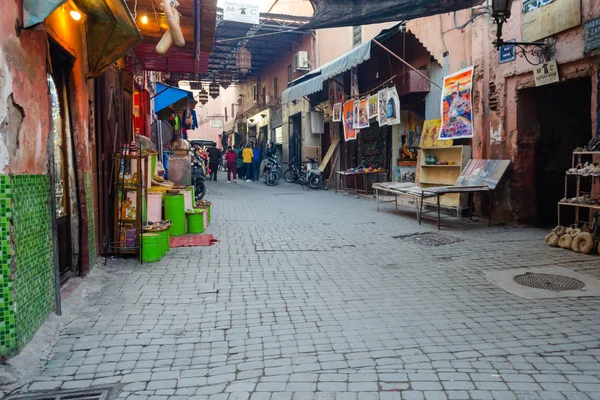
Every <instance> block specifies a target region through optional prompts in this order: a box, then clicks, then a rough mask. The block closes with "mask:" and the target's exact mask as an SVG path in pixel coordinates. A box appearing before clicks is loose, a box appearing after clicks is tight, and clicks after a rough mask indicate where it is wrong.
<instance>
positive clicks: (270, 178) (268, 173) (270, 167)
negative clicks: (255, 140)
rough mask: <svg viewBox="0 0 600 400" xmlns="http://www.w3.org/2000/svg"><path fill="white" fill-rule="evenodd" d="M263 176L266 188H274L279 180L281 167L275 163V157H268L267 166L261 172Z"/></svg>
mask: <svg viewBox="0 0 600 400" xmlns="http://www.w3.org/2000/svg"><path fill="white" fill-rule="evenodd" d="M263 176H264V178H265V183H266V184H267V186H275V185H277V183H278V182H279V179H281V165H279V162H278V161H277V156H276V155H273V156H269V157H268V158H267V165H266V166H265V168H264V170H263Z"/></svg>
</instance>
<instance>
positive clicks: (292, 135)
mask: <svg viewBox="0 0 600 400" xmlns="http://www.w3.org/2000/svg"><path fill="white" fill-rule="evenodd" d="M290 122H291V123H292V129H291V130H290V129H288V133H289V146H290V148H289V151H290V162H291V161H292V160H294V159H295V160H296V162H297V163H302V114H300V113H298V114H295V115H292V117H291V118H290Z"/></svg>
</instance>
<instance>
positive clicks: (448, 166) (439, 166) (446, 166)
mask: <svg viewBox="0 0 600 400" xmlns="http://www.w3.org/2000/svg"><path fill="white" fill-rule="evenodd" d="M421 167H423V168H461V167H462V166H461V165H456V164H455V165H427V164H425V165H421Z"/></svg>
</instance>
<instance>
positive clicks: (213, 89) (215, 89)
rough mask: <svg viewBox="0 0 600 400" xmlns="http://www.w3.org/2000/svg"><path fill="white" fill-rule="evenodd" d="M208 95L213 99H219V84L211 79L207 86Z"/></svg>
mask: <svg viewBox="0 0 600 400" xmlns="http://www.w3.org/2000/svg"><path fill="white" fill-rule="evenodd" d="M208 94H209V95H210V97H212V98H213V99H216V98H217V97H219V84H218V83H217V82H216V81H215V80H214V79H213V81H212V82H211V83H210V85H208Z"/></svg>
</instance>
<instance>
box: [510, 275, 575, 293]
mask: <svg viewBox="0 0 600 400" xmlns="http://www.w3.org/2000/svg"><path fill="white" fill-rule="evenodd" d="M514 281H515V282H516V283H518V284H519V285H523V286H527V287H531V288H535V289H546V290H552V291H555V292H563V291H566V290H579V289H581V288H583V287H584V286H585V283H583V282H581V281H580V280H577V279H573V278H569V277H567V276H562V275H553V274H534V273H527V274H523V275H517V276H515V277H514Z"/></svg>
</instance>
